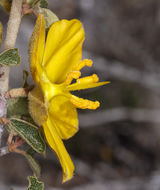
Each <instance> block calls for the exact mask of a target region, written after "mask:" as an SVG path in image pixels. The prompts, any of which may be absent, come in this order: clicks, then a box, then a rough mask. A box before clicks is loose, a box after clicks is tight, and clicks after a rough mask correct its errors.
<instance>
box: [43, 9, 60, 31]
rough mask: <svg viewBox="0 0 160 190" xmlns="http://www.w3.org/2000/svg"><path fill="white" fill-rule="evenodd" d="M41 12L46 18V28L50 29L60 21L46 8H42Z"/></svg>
mask: <svg viewBox="0 0 160 190" xmlns="http://www.w3.org/2000/svg"><path fill="white" fill-rule="evenodd" d="M41 12H42V14H43V15H44V18H45V24H46V26H45V27H46V28H47V29H48V28H50V26H51V25H52V24H53V23H55V22H57V21H58V20H59V18H58V17H57V16H56V15H55V14H54V13H53V12H52V11H50V10H49V9H46V8H41Z"/></svg>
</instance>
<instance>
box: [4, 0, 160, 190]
mask: <svg viewBox="0 0 160 190" xmlns="http://www.w3.org/2000/svg"><path fill="white" fill-rule="evenodd" d="M49 4H50V5H49V8H50V9H51V10H52V11H53V12H54V13H56V14H57V16H58V17H59V18H60V19H63V18H66V19H72V18H78V19H80V20H81V21H82V22H83V24H84V28H85V31H86V40H85V44H84V58H90V59H92V60H93V61H94V66H93V68H92V69H85V70H84V72H85V73H86V74H87V75H88V74H92V73H93V72H94V73H97V74H98V76H99V78H100V80H101V81H102V80H110V81H111V84H109V85H107V86H104V87H100V88H96V89H91V90H88V91H82V92H79V93H78V95H79V96H81V97H84V98H88V99H92V100H95V99H96V100H99V101H100V102H101V108H99V109H98V110H96V111H87V110H85V111H82V110H79V118H80V130H79V132H78V133H77V134H76V135H75V136H74V137H73V138H71V139H70V140H68V141H67V142H65V144H66V147H67V150H68V152H69V153H70V154H71V156H72V158H73V160H74V163H75V166H76V173H75V177H74V178H73V179H72V180H71V181H70V182H68V183H66V184H64V185H62V184H61V168H60V165H59V163H58V162H57V158H56V156H55V155H54V154H53V153H52V152H51V151H49V150H48V153H47V158H46V159H44V158H42V157H38V160H39V163H40V165H41V166H42V178H41V179H42V180H43V181H44V182H45V185H46V187H54V188H55V189H59V190H60V189H71V190H81V189H83V190H90V189H92V190H97V189H99V190H159V189H160V170H159V168H160V154H159V152H160V151H159V150H160V1H158V0H134V1H133V0H52V1H51V0H49ZM0 20H1V21H2V22H3V23H4V26H5V24H6V22H7V20H8V15H7V14H6V13H5V12H4V11H3V10H2V9H0ZM34 23H35V17H34V16H31V15H29V16H26V17H25V18H23V20H22V24H21V28H20V33H19V36H18V39H17V45H16V46H17V47H18V48H19V50H20V53H21V55H22V63H21V65H20V66H18V67H16V68H13V69H12V71H11V78H10V86H11V87H20V86H21V84H22V71H23V69H27V70H29V66H28V55H27V46H28V40H29V38H30V35H31V33H32V30H33V26H34ZM29 82H30V83H32V82H31V79H30V80H29ZM28 175H31V171H30V169H29V167H28V165H27V163H26V161H25V159H24V158H23V157H21V156H19V155H15V154H9V155H6V156H4V157H1V159H0V180H1V184H2V188H0V189H4V190H5V188H6V189H8V188H9V187H11V186H16V188H15V190H17V189H18V188H19V189H21V188H20V187H19V186H24V185H26V184H27V181H26V176H28ZM7 186H9V187H7Z"/></svg>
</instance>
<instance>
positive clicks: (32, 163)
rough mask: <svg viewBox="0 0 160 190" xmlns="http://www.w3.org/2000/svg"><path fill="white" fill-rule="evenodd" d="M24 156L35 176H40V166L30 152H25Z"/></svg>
mask: <svg viewBox="0 0 160 190" xmlns="http://www.w3.org/2000/svg"><path fill="white" fill-rule="evenodd" d="M25 158H26V159H27V161H28V163H29V166H30V168H31V169H32V171H33V173H34V175H35V176H36V177H40V173H41V169H40V166H39V164H38V163H37V162H36V160H35V159H34V158H33V156H32V155H30V154H27V153H26V154H25Z"/></svg>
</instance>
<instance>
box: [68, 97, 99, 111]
mask: <svg viewBox="0 0 160 190" xmlns="http://www.w3.org/2000/svg"><path fill="white" fill-rule="evenodd" d="M70 101H71V102H72V104H73V105H74V106H76V107H77V108H80V109H92V110H95V109H97V108H98V107H99V106H100V103H99V102H98V101H95V102H94V101H90V100H87V99H83V98H79V97H77V96H74V95H72V97H71V99H70Z"/></svg>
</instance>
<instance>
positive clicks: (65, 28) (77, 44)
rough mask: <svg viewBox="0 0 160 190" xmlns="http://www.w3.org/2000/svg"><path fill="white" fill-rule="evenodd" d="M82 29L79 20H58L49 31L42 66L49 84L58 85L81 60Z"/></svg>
mask: <svg viewBox="0 0 160 190" xmlns="http://www.w3.org/2000/svg"><path fill="white" fill-rule="evenodd" d="M83 41H84V29H83V26H82V24H81V22H80V21H79V20H76V19H73V20H70V21H68V20H60V21H58V22H56V23H54V24H53V25H52V26H51V28H50V29H49V32H48V36H47V42H46V47H45V53H44V59H43V66H44V67H45V69H46V73H47V75H48V78H49V80H50V81H51V82H53V83H56V84H60V83H63V82H64V81H65V78H66V75H67V74H68V73H69V72H70V71H71V70H72V68H73V67H74V66H75V65H76V64H78V63H79V62H80V60H81V58H82V44H83Z"/></svg>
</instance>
